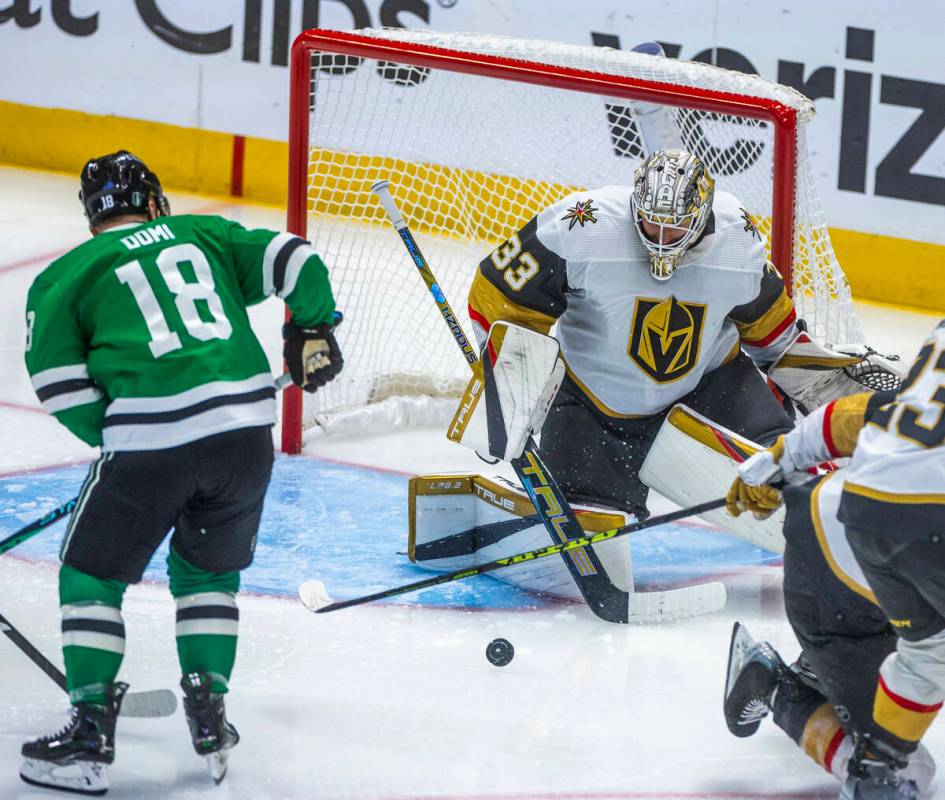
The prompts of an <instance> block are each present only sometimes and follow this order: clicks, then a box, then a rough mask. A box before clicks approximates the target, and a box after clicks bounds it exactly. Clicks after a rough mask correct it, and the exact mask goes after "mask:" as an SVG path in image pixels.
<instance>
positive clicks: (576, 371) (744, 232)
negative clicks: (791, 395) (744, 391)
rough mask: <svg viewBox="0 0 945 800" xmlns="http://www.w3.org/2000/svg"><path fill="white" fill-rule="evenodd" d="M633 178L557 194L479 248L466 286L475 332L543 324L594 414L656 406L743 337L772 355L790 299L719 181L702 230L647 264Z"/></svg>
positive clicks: (757, 352) (760, 355) (787, 336)
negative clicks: (670, 265) (661, 263)
mask: <svg viewBox="0 0 945 800" xmlns="http://www.w3.org/2000/svg"><path fill="white" fill-rule="evenodd" d="M630 193H631V191H630V188H629V187H626V186H606V187H603V188H600V189H595V190H592V191H589V192H578V193H573V194H570V195H568V196H566V197H565V198H564V199H563V200H561V201H560V202H558V203H556V204H554V205H552V206H550V207H548V208H546V209H545V210H543V211H542V212H540V213H539V214H538V215H537V217H535V218H533V219H532V220H530V221H529V222H528V223H526V225H525V226H524V227H522V229H521V230H519V231H518V232H517V233H515V234H513V235H512V236H510V237H509V238H508V239H507V240H506V241H505V242H503V243H502V244H501V245H500V246H499V247H498V248H497V249H496V250H495V251H494V252H493V253H491V254H490V255H489V256H488V257H487V258H485V259H483V261H482V262H481V264H480V266H479V271H478V273H477V275H476V278H475V280H474V282H473V286H472V289H471V291H470V297H469V310H470V316H471V317H472V319H473V321H474V323H476V328H477V334H478V335H479V336H480V341H482V340H483V338H484V334H485V332H486V331H488V329H489V326H490V325H491V323H492V322H494V321H495V320H498V319H502V320H508V321H511V322H515V323H517V324H519V325H524V326H527V327H530V328H533V329H535V330H538V331H541V332H542V333H547V332H548V331H549V330H550V329H551V327H552V326H553V325H555V324H556V325H557V327H556V328H555V331H554V333H555V336H556V337H557V339H558V341H559V342H560V343H561V353H562V356H563V358H564V360H565V363H566V365H567V374H568V377H569V378H570V380H571V381H572V382H573V383H574V384H575V385H576V386H577V388H578V389H579V390H580V391H581V392H582V393H584V394H585V395H586V396H587V397H588V398H589V399H590V400H591V401H592V402H593V403H594V404H595V405H596V406H597V407H598V409H600V410H601V411H602V412H603V413H605V414H607V415H609V416H613V417H628V416H642V415H649V414H654V413H656V412H659V411H661V410H663V409H665V408H667V407H668V406H670V405H672V404H673V403H674V402H675V401H676V400H678V399H679V398H681V397H682V396H684V395H685V394H686V393H687V392H689V391H691V390H692V389H694V388H695V386H696V385H697V384H698V383H699V381H700V379H701V378H702V377H703V375H705V373H706V372H708V371H710V370H713V369H715V368H716V367H719V366H721V365H722V364H724V363H726V362H727V361H729V360H731V359H732V358H734V357H735V356H736V355H737V353H738V350H739V347H740V346H741V347H743V348H744V349H745V351H746V352H747V353H748V354H749V355H750V356H751V357H752V358H753V359H754V360H755V361H756V362H757V363H759V364H767V363H770V362H771V361H773V360H774V359H775V358H776V357H777V356H778V355H779V354H780V353H781V351H782V350H783V349H784V348H785V347H787V345H788V344H789V343H790V341H791V339H792V337H793V334H794V333H795V332H796V331H795V326H794V324H793V323H794V321H795V319H796V316H795V312H794V307H793V304H792V303H791V300H790V298H789V297H788V296H787V293H786V292H785V290H784V285H783V282H782V280H781V277H780V275H778V274H777V272H776V271H775V270H774V269H773V268H772V267H771V266H770V265H769V264H768V262H767V259H766V255H765V243H764V241H763V239H762V237H761V235H760V234H759V233H758V231H757V229H756V228H755V226H754V224H753V223H752V221H751V217H750V215H749V214H748V212H746V211H745V210H744V209H743V208H741V206H740V205H739V202H738V200H737V199H736V198H735V197H734V196H732V195H730V194H726V193H724V192H717V193H716V195H715V199H714V202H713V207H712V215H711V217H710V219H709V221H708V223H707V227H706V231H705V233H704V234H703V235H702V237H701V238H700V239H699V240H698V241H697V243H696V244H694V245H693V246H692V247H690V248H689V249H688V250H687V251H686V253H685V254H684V255H683V257H682V260H681V262H680V265H679V267H678V268H677V270H676V272H675V273H674V274H673V276H672V278H670V279H669V280H667V281H657V280H655V279H654V278H653V277H652V276H651V274H650V268H649V260H648V256H647V253H646V250H645V249H644V248H643V246H642V244H641V243H640V241H639V238H638V237H637V235H636V234H635V233H634V230H633V225H634V222H633V217H632V213H631V208H630Z"/></svg>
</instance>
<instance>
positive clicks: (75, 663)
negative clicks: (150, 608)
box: [59, 564, 128, 704]
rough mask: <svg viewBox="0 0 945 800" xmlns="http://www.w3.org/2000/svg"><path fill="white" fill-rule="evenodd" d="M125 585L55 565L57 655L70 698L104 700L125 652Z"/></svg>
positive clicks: (77, 700)
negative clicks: (58, 612) (59, 625)
mask: <svg viewBox="0 0 945 800" xmlns="http://www.w3.org/2000/svg"><path fill="white" fill-rule="evenodd" d="M127 588H128V584H127V583H122V582H121V581H113V580H103V579H102V578H95V577H93V576H91V575H87V574H86V573H84V572H80V571H79V570H77V569H74V568H73V567H70V566H68V565H66V564H63V565H62V567H61V568H60V569H59V604H60V605H61V606H62V656H63V660H64V661H65V665H66V686H67V688H68V690H69V699H70V700H71V701H72V702H73V703H101V704H104V703H105V702H106V698H107V695H108V688H109V686H110V685H111V684H112V683H113V682H114V680H115V678H116V677H117V675H118V668H119V667H120V666H121V659H122V657H123V656H124V654H125V624H124V621H123V620H122V618H121V601H122V596H123V595H124V593H125V589H127Z"/></svg>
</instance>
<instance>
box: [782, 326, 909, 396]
mask: <svg viewBox="0 0 945 800" xmlns="http://www.w3.org/2000/svg"><path fill="white" fill-rule="evenodd" d="M768 377H769V378H771V380H772V381H774V382H775V383H776V384H777V385H778V386H779V387H780V388H781V390H782V391H783V392H784V393H785V394H786V395H787V396H788V397H790V398H791V399H792V400H794V401H795V402H796V403H797V404H798V406H799V407H800V409H801V411H803V412H804V413H805V414H809V413H810V412H811V411H813V410H814V409H816V408H820V407H821V406H822V405H826V404H827V403H830V402H831V401H833V400H836V399H838V398H840V397H845V396H847V395H851V394H857V393H859V392H866V391H871V390H872V391H880V390H884V389H894V390H898V389H899V385H900V384H901V382H902V378H903V377H905V376H904V375H903V372H902V368H901V367H900V366H899V365H898V364H897V363H896V362H895V361H892V360H890V359H889V358H887V357H885V356H881V355H879V354H878V353H875V352H873V351H872V350H870V349H869V348H867V347H864V346H862V345H851V346H844V345H839V346H838V348H837V349H836V350H829V349H827V348H826V347H823V346H822V345H820V344H818V343H817V342H815V341H813V340H812V339H811V338H810V337H809V336H808V335H807V334H806V333H801V334H798V336H797V338H796V339H795V340H794V341H793V342H792V343H791V345H790V346H789V347H788V348H787V350H785V351H784V352H783V353H782V354H781V357H780V358H779V359H778V360H777V361H775V362H774V364H772V365H771V368H770V369H769V370H768Z"/></svg>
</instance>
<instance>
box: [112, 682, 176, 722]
mask: <svg viewBox="0 0 945 800" xmlns="http://www.w3.org/2000/svg"><path fill="white" fill-rule="evenodd" d="M176 710H177V695H175V694H174V692H172V691H171V690H170V689H153V690H151V691H147V692H129V693H128V694H126V695H125V697H124V699H123V700H122V701H121V710H120V712H119V713H120V714H121V715H122V716H123V717H169V716H171V714H173V713H174V712H175V711H176Z"/></svg>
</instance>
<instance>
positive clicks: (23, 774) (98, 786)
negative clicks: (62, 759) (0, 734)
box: [20, 758, 108, 796]
mask: <svg viewBox="0 0 945 800" xmlns="http://www.w3.org/2000/svg"><path fill="white" fill-rule="evenodd" d="M20 778H22V779H23V781H24V782H25V783H28V784H30V785H31V786H41V787H44V788H46V789H58V790H60V791H62V792H73V793H74V794H87V795H93V796H100V795H103V794H105V792H107V791H108V767H107V766H106V765H105V764H99V763H97V762H94V761H75V762H73V763H72V764H55V763H53V762H51V761H40V760H38V759H35V758H27V759H25V760H24V761H23V765H22V766H21V767H20Z"/></svg>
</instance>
